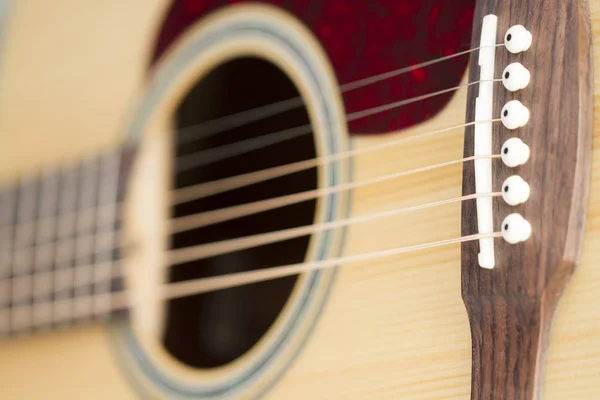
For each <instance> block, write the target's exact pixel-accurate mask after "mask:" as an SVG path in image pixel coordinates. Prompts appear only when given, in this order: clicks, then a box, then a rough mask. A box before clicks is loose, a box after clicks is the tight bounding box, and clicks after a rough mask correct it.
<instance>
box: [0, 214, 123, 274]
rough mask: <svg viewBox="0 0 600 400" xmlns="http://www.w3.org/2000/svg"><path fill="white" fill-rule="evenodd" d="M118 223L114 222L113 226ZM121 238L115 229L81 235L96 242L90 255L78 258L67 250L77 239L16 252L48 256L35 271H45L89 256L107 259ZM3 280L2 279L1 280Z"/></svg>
mask: <svg viewBox="0 0 600 400" xmlns="http://www.w3.org/2000/svg"><path fill="white" fill-rule="evenodd" d="M115 222H116V221H113V225H114V224H115ZM120 237H121V231H115V229H106V228H104V229H103V230H102V231H100V232H98V233H97V234H94V233H88V234H85V235H81V238H82V239H83V240H86V241H89V240H94V241H95V242H96V245H95V247H88V248H87V249H85V250H89V253H85V252H84V250H82V253H80V254H79V255H78V256H70V254H69V251H68V250H65V249H70V248H72V247H74V246H75V243H76V241H77V238H74V237H73V238H66V239H62V240H57V241H54V242H49V243H44V244H41V245H39V246H30V247H28V248H24V249H17V250H15V251H14V253H15V254H20V253H23V252H34V253H36V254H37V253H45V254H48V255H49V257H47V258H45V259H43V260H36V263H35V267H36V268H35V269H36V270H45V269H49V268H51V267H53V266H54V265H55V264H64V263H69V262H75V263H77V262H79V261H85V259H86V257H88V256H102V257H106V255H108V254H112V253H113V251H114V250H115V248H116V247H117V244H115V242H116V241H117V240H116V239H119V238H120ZM19 275H20V274H15V276H19ZM0 279H1V278H0Z"/></svg>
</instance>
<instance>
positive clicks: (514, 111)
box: [500, 100, 529, 130]
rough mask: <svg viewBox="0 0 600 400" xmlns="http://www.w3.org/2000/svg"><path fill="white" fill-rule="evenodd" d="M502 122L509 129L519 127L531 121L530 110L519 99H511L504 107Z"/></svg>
mask: <svg viewBox="0 0 600 400" xmlns="http://www.w3.org/2000/svg"><path fill="white" fill-rule="evenodd" d="M500 118H501V119H502V124H504V126H505V127H506V128H508V129H511V130H512V129H517V128H521V127H523V126H525V125H526V124H527V122H529V110H528V109H527V107H525V106H524V105H523V103H521V102H520V101H519V100H511V101H509V102H508V103H506V104H505V105H504V107H502V113H501V114H500Z"/></svg>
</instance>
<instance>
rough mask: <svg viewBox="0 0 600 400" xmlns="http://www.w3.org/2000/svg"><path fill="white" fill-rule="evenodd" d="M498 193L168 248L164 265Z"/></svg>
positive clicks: (181, 262)
mask: <svg viewBox="0 0 600 400" xmlns="http://www.w3.org/2000/svg"><path fill="white" fill-rule="evenodd" d="M498 196H502V192H492V193H482V194H471V195H466V196H461V197H455V198H451V199H446V200H439V201H435V202H431V203H425V204H419V205H414V206H406V207H402V208H397V209H394V210H388V211H382V212H378V213H373V214H367V215H358V216H356V217H351V218H346V219H339V220H335V221H330V222H322V223H318V224H312V225H305V226H299V227H295V228H289V229H282V230H278V231H272V232H267V233H261V234H256V235H250V236H243V237H239V238H235V239H227V240H222V241H218V242H211V243H207V244H201V245H196V246H189V247H184V248H180V249H175V250H171V251H169V261H168V264H170V265H171V266H173V265H177V264H183V263H186V262H191V261H198V260H202V259H206V258H210V257H216V256H220V255H223V254H227V253H233V252H236V251H240V250H245V249H249V248H253V247H258V246H264V245H267V244H272V243H276V242H281V241H284V240H289V239H293V238H297V237H301V236H307V235H310V234H313V233H317V232H321V231H327V230H331V229H336V228H341V227H347V226H352V225H355V224H360V223H364V222H369V221H373V220H376V219H382V218H386V217H393V216H397V215H400V214H405V213H408V212H413V211H419V210H424V209H428V208H433V207H438V206H442V205H446V204H453V203H459V202H463V201H466V200H473V199H478V198H484V197H498Z"/></svg>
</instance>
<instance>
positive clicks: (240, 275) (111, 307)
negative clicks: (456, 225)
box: [0, 232, 502, 328]
mask: <svg viewBox="0 0 600 400" xmlns="http://www.w3.org/2000/svg"><path fill="white" fill-rule="evenodd" d="M499 237H502V233H500V232H493V233H489V234H475V235H468V236H461V237H457V238H453V239H445V240H440V241H435V242H429V243H424V244H417V245H412V246H404V247H396V248H392V249H386V250H378V251H372V252H366V253H361V254H356V255H351V256H342V257H334V258H328V259H325V260H317V261H310V262H304V263H296V264H287V265H281V266H277V267H272V268H262V269H257V270H253V271H245V272H236V273H231V274H226V275H220V276H213V277H209V278H199V279H195V280H190V281H184V282H177V283H168V284H162V286H161V287H160V289H161V290H160V293H159V294H158V296H152V297H151V298H143V299H138V300H141V301H143V302H146V301H152V300H171V299H177V298H183V297H188V296H193V295H197V294H202V293H208V292H214V291H217V290H222V289H228V288H233V287H238V286H243V285H248V284H252V283H258V282H264V281H268V280H273V279H278V278H283V277H286V276H292V275H296V274H300V273H304V272H311V271H316V270H324V269H327V268H333V267H338V266H339V267H345V266H347V265H349V264H353V263H357V262H360V261H368V260H375V259H379V258H384V257H391V256H394V255H400V254H404V253H409V252H414V251H419V250H425V249H431V248H435V247H441V246H448V245H452V244H458V243H465V242H471V241H475V240H479V239H484V238H499ZM130 295H131V292H130V291H128V290H122V291H119V292H114V293H101V294H96V295H93V294H92V295H87V296H82V297H77V298H69V299H62V300H57V301H54V302H45V303H33V304H25V305H16V306H13V307H10V308H0V311H4V312H10V313H11V314H12V313H18V312H22V313H25V312H29V313H30V312H31V311H32V309H34V307H36V306H38V307H40V306H44V305H48V304H49V305H52V306H55V307H56V306H61V305H63V306H64V305H66V306H71V307H70V308H71V309H72V311H73V313H70V314H69V315H65V314H62V315H61V316H60V318H56V314H55V313H54V314H53V315H52V318H51V319H52V320H51V322H52V323H59V322H66V321H71V320H74V319H76V318H78V317H84V316H90V315H91V314H95V313H97V314H102V315H105V314H106V313H107V312H110V311H117V310H121V309H127V308H129V307H132V306H136V305H137V304H136V301H135V299H132V298H131V296H130ZM81 302H86V303H88V302H101V303H103V304H107V305H108V306H107V308H106V309H103V310H102V311H101V312H94V311H96V310H97V309H94V308H93V307H91V308H89V309H87V311H88V313H86V314H85V315H76V314H75V312H76V311H77V310H78V309H79V310H85V308H82V307H80V308H78V307H76V305H77V304H78V303H81ZM90 310H91V311H90ZM38 326H40V325H39V324H38ZM35 327H36V326H35V325H34V323H33V322H32V324H31V325H30V326H29V328H35Z"/></svg>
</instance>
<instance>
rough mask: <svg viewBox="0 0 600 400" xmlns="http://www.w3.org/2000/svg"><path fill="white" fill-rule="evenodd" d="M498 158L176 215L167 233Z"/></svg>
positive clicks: (459, 161) (475, 158) (469, 158)
mask: <svg viewBox="0 0 600 400" xmlns="http://www.w3.org/2000/svg"><path fill="white" fill-rule="evenodd" d="M497 158H500V154H492V155H489V156H470V157H465V158H460V159H458V160H452V161H446V162H442V163H439V164H434V165H428V166H426V167H420V168H415V169H411V170H407V171H401V172H395V173H392V174H386V175H380V176H377V177H375V178H371V179H365V180H361V181H355V182H348V183H343V184H340V185H337V186H331V187H324V188H319V189H314V190H308V191H305V192H298V193H293V194H289V195H285V196H280V197H273V198H270V199H266V200H259V201H255V202H251V203H244V204H240V205H236V206H231V207H225V208H220V209H218V210H214V211H205V212H201V213H197V214H192V215H187V216H185V217H179V218H175V219H172V220H171V222H170V225H169V233H171V234H174V233H178V232H184V231H189V230H192V229H197V228H201V227H204V226H208V225H213V224H216V223H221V222H225V221H229V220H231V219H235V218H241V217H245V216H249V215H253V214H257V213H261V212H265V211H270V210H274V209H276V208H280V207H284V206H288V205H291V204H296V203H301V202H303V201H307V200H311V199H315V198H318V197H322V196H327V195H330V194H333V193H339V192H342V191H347V190H351V189H356V188H359V187H363V186H367V185H372V184H375V183H381V182H385V181H389V180H392V179H398V178H401V177H405V176H409V175H414V174H417V173H420V172H426V171H430V170H434V169H438V168H442V167H447V166H451V165H456V164H462V163H464V162H467V161H474V160H480V159H497Z"/></svg>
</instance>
